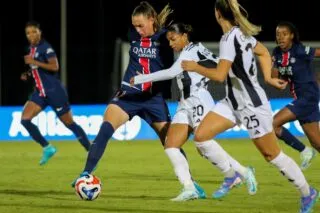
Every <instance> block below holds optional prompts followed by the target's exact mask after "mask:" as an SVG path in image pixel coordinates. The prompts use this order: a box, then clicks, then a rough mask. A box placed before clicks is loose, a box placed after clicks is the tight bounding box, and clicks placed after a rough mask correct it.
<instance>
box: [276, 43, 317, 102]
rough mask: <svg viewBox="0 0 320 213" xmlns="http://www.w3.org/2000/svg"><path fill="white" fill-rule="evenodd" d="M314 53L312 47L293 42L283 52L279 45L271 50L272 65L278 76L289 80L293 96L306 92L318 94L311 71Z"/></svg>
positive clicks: (304, 94) (297, 96)
mask: <svg viewBox="0 0 320 213" xmlns="http://www.w3.org/2000/svg"><path fill="white" fill-rule="evenodd" d="M314 54H315V49H314V48H311V47H309V46H304V45H302V44H293V45H292V47H291V49H290V50H288V51H285V52H284V51H282V50H281V49H280V47H276V48H275V49H274V50H273V61H274V67H275V68H277V69H278V70H279V75H280V77H281V78H282V79H284V80H286V81H288V82H289V84H290V91H291V94H292V95H293V97H294V98H300V97H304V96H306V95H307V94H310V95H313V96H319V88H318V84H317V82H316V77H315V73H314V72H313V71H312V60H313V58H314Z"/></svg>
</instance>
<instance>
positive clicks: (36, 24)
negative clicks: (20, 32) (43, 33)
mask: <svg viewBox="0 0 320 213" xmlns="http://www.w3.org/2000/svg"><path fill="white" fill-rule="evenodd" d="M27 27H36V28H38V29H40V24H39V22H36V21H28V22H27V23H26V26H25V28H27Z"/></svg>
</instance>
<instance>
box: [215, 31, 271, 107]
mask: <svg viewBox="0 0 320 213" xmlns="http://www.w3.org/2000/svg"><path fill="white" fill-rule="evenodd" d="M256 44H257V40H256V39H255V38H254V37H253V36H247V37H246V36H244V34H243V33H242V32H241V30H240V29H239V27H233V28H232V29H231V30H230V31H229V32H227V33H225V34H224V35H223V36H222V38H221V40H220V50H219V51H220V54H219V58H220V59H225V60H228V61H231V62H233V63H232V66H231V69H230V71H229V73H228V76H227V80H226V91H227V100H228V101H229V103H231V104H232V107H233V109H235V110H239V109H242V108H244V107H245V106H246V105H251V106H254V107H258V106H260V105H262V104H264V103H266V102H268V98H267V96H266V93H265V91H264V89H263V88H262V87H261V85H260V84H259V82H258V78H257V64H256V60H255V57H254V52H253V48H254V47H255V46H256Z"/></svg>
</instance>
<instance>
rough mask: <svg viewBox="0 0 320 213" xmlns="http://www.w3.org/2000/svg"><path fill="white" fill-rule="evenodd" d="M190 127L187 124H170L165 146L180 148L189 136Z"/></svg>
mask: <svg viewBox="0 0 320 213" xmlns="http://www.w3.org/2000/svg"><path fill="white" fill-rule="evenodd" d="M190 132H191V127H190V126H189V125H187V124H178V123H175V124H171V125H170V128H169V130H168V134H167V139H166V143H165V148H180V147H181V146H182V145H183V144H184V143H185V142H186V141H187V140H188V137H189V133H190Z"/></svg>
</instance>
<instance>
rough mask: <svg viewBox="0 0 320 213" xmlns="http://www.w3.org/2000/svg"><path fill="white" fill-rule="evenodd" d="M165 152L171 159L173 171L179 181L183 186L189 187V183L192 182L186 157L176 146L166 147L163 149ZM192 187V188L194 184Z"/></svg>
mask: <svg viewBox="0 0 320 213" xmlns="http://www.w3.org/2000/svg"><path fill="white" fill-rule="evenodd" d="M165 152H166V154H167V156H168V157H169V159H170V161H171V164H172V166H173V169H174V172H175V174H176V176H177V177H178V179H179V181H180V183H181V184H183V185H184V186H185V187H188V188H190V186H189V185H191V184H190V183H192V179H191V175H190V172H189V164H188V162H187V160H186V158H185V157H184V156H183V155H182V153H181V152H180V150H179V149H178V148H167V149H165ZM192 185H193V184H192ZM192 187H193V188H194V186H192Z"/></svg>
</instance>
